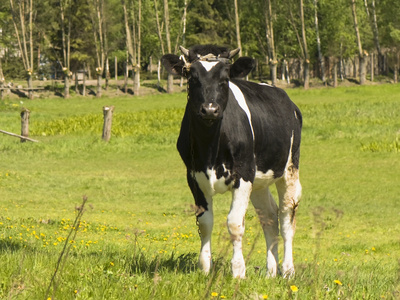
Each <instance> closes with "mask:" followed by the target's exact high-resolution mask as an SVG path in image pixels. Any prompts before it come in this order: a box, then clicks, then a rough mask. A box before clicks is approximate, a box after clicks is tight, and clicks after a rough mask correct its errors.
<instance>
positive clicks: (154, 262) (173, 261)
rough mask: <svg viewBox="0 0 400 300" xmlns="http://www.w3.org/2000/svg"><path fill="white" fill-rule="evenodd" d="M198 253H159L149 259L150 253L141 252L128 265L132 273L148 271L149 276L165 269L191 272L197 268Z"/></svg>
mask: <svg viewBox="0 0 400 300" xmlns="http://www.w3.org/2000/svg"><path fill="white" fill-rule="evenodd" d="M197 259H198V253H186V254H182V255H179V256H177V255H175V254H174V253H172V254H171V255H169V256H167V255H165V254H164V255H157V256H155V257H154V258H152V259H149V256H148V254H144V253H139V254H138V255H136V256H134V257H132V260H131V261H130V264H129V266H128V268H129V271H130V273H131V274H143V273H147V274H148V275H149V276H154V275H155V274H157V273H159V272H161V271H163V270H168V271H174V272H178V273H191V272H194V271H195V270H197V268H198V267H197Z"/></svg>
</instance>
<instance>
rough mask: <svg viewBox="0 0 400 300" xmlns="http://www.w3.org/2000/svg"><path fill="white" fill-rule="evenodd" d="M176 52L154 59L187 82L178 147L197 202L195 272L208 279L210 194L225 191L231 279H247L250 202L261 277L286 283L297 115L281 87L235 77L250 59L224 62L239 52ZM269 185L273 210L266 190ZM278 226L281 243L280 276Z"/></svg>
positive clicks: (297, 191) (204, 48) (296, 184)
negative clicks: (263, 266) (263, 253)
mask: <svg viewBox="0 0 400 300" xmlns="http://www.w3.org/2000/svg"><path fill="white" fill-rule="evenodd" d="M180 49H181V52H182V55H181V56H178V55H174V54H166V55H164V56H163V57H162V59H161V61H162V64H163V66H164V68H165V69H166V70H167V71H168V72H169V73H170V74H173V75H180V76H183V77H186V78H187V84H188V85H187V93H188V101H187V104H186V109H185V113H184V116H183V120H182V124H181V130H180V134H179V137H178V142H177V149H178V151H179V154H180V156H181V158H182V160H183V162H184V164H185V166H186V169H187V174H186V175H187V182H188V185H189V187H190V190H191V192H192V194H193V197H194V200H195V204H196V206H195V207H196V217H197V222H198V227H199V235H200V238H201V248H200V256H199V267H200V269H202V270H203V271H204V272H205V273H206V274H208V273H209V272H210V269H211V266H212V259H211V233H212V229H213V223H214V221H213V196H214V195H215V194H217V193H225V192H227V191H230V192H231V193H232V203H231V207H230V211H229V214H228V217H227V227H228V231H229V234H230V238H231V241H232V245H233V257H232V260H231V266H232V275H233V277H235V278H245V274H246V267H245V262H244V258H243V253H242V238H243V234H244V232H245V224H244V219H245V214H246V210H247V206H248V203H249V201H250V200H251V202H252V204H253V205H254V207H255V210H256V211H257V214H258V217H259V220H260V223H261V226H262V229H263V232H264V236H265V240H266V247H267V270H266V275H267V276H268V277H275V276H277V275H279V274H281V275H283V276H284V277H286V278H289V277H291V276H293V275H294V264H293V250H292V245H293V237H294V233H295V212H296V209H297V206H298V204H299V200H300V196H301V184H300V181H299V157H300V139H301V128H302V115H301V112H300V110H299V108H298V107H297V106H296V105H295V104H294V103H293V102H292V101H291V100H290V99H289V96H288V95H287V94H286V92H285V91H283V90H282V89H280V88H277V87H273V86H270V85H267V84H259V83H255V82H249V81H245V80H241V79H240V78H243V77H245V76H246V75H247V74H248V73H249V72H250V71H251V70H252V68H253V67H254V64H255V63H254V60H253V59H252V58H249V57H240V58H238V59H237V60H236V61H235V62H234V63H231V60H232V58H233V57H234V56H235V55H236V54H237V53H238V52H239V49H234V50H229V49H228V48H226V47H219V46H216V45H196V46H193V47H191V48H190V49H186V48H184V47H182V46H181V47H180ZM272 184H275V185H276V188H277V192H278V195H279V206H278V205H277V203H276V202H275V200H274V199H273V197H272V195H271V193H270V190H269V186H270V185H272ZM278 220H279V221H278ZM279 227H280V232H281V235H282V237H283V242H284V258H283V263H282V270H281V268H280V267H279V259H278V241H279Z"/></svg>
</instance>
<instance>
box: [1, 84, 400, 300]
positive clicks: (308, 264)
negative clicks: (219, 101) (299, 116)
mask: <svg viewBox="0 0 400 300" xmlns="http://www.w3.org/2000/svg"><path fill="white" fill-rule="evenodd" d="M288 93H289V95H290V96H291V98H292V99H293V101H294V102H295V103H296V104H298V106H299V107H300V109H301V110H302V112H303V119H304V130H303V141H302V153H301V170H300V176H301V182H302V185H303V197H302V200H301V203H300V208H299V211H298V214H297V232H296V236H295V244H294V251H295V254H294V259H295V267H296V272H297V273H296V276H295V278H293V279H290V280H284V279H282V278H276V279H266V278H265V277H264V274H265V271H266V268H265V255H266V252H265V247H264V241H263V237H262V236H261V233H260V226H259V225H258V220H257V218H256V213H255V212H254V209H253V208H252V207H251V208H249V211H248V213H247V215H246V235H245V238H244V243H243V248H244V254H245V256H246V257H247V259H248V262H247V279H246V280H240V281H239V280H235V279H233V278H232V276H231V275H230V263H229V261H230V256H231V247H230V242H229V238H228V234H227V230H226V225H225V222H226V215H227V213H228V210H229V205H230V196H229V195H228V194H226V195H221V196H217V197H216V200H215V204H214V205H215V226H214V235H213V254H214V270H213V272H212V274H211V275H209V276H205V275H203V274H202V273H201V272H200V271H199V270H198V269H197V255H198V250H199V247H200V243H199V237H198V233H197V227H196V224H195V218H194V216H193V210H192V207H191V205H192V204H193V200H192V197H191V195H190V192H189V189H188V187H187V185H186V180H185V169H184V165H183V163H182V162H181V161H180V158H179V156H178V153H177V151H176V149H175V141H176V138H177V135H178V133H179V126H180V121H181V117H182V115H183V110H184V106H185V103H186V96H185V95H184V94H175V95H159V96H149V97H137V98H127V97H122V98H101V99H85V98H82V97H77V98H71V99H69V100H64V99H61V98H54V99H40V100H33V101H26V100H24V103H22V104H21V103H20V101H15V100H13V101H11V100H5V101H3V102H0V129H3V130H6V131H11V132H15V133H18V132H19V130H20V118H19V112H20V109H21V107H22V106H23V107H27V108H28V109H29V110H30V111H31V120H30V134H31V137H32V138H35V139H38V140H40V143H28V142H26V143H22V144H21V143H20V142H19V140H18V139H16V138H13V137H9V136H6V135H0V299H3V298H4V299H44V298H45V294H46V290H47V288H48V286H49V283H50V280H51V277H52V275H53V273H54V270H55V268H56V264H57V260H58V258H59V255H60V253H61V252H62V249H63V246H64V243H65V239H66V237H67V236H68V234H69V232H70V231H71V227H72V224H73V221H74V219H75V217H76V216H77V213H78V211H77V210H76V209H75V208H76V207H78V206H79V205H80V204H81V202H82V197H83V195H86V196H87V197H88V199H89V200H88V203H87V204H86V209H85V212H84V214H83V217H82V222H81V225H80V227H79V228H78V232H77V236H76V238H75V239H74V240H73V241H72V242H70V243H69V244H68V245H70V247H71V251H70V252H69V255H68V256H67V257H65V259H66V260H65V264H64V265H63V266H64V267H63V269H62V270H61V271H60V272H59V273H58V274H57V277H56V284H57V285H56V288H55V292H54V295H53V296H54V298H55V299H204V298H205V299H211V298H212V299H224V298H226V299H262V298H263V297H266V296H268V299H338V298H340V299H379V298H384V299H397V298H399V297H400V294H399V293H400V284H399V280H400V279H399V272H400V265H399V259H400V250H399V249H400V224H399V218H400V215H399V212H400V195H399V192H400V188H399V184H398V181H399V175H400V159H399V150H400V149H399V136H400V132H399V131H400V101H399V100H398V95H399V94H400V86H399V85H381V86H369V87H354V88H338V89H314V90H310V91H304V90H289V91H288ZM105 105H114V106H115V113H114V119H113V136H112V138H111V141H110V142H109V143H107V144H106V143H104V142H103V141H101V130H102V107H103V106H105ZM273 194H276V191H274V190H273ZM279 249H280V255H281V256H282V248H281V247H280V248H279ZM294 286H295V287H297V289H298V290H297V291H296V292H294V291H293V289H294V290H295V288H294ZM291 287H292V288H291ZM51 296H52V294H50V296H49V297H51Z"/></svg>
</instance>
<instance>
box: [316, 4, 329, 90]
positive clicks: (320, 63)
mask: <svg viewBox="0 0 400 300" xmlns="http://www.w3.org/2000/svg"><path fill="white" fill-rule="evenodd" d="M314 24H315V35H316V38H317V51H318V61H319V66H320V70H321V80H322V82H323V83H324V84H325V83H326V78H325V62H324V57H323V55H322V51H321V39H320V37H319V24H318V0H314Z"/></svg>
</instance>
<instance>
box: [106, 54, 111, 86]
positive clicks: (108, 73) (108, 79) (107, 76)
mask: <svg viewBox="0 0 400 300" xmlns="http://www.w3.org/2000/svg"><path fill="white" fill-rule="evenodd" d="M105 75H106V86H105V90H106V91H107V90H108V85H109V81H110V65H109V63H108V59H106V71H105Z"/></svg>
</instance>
